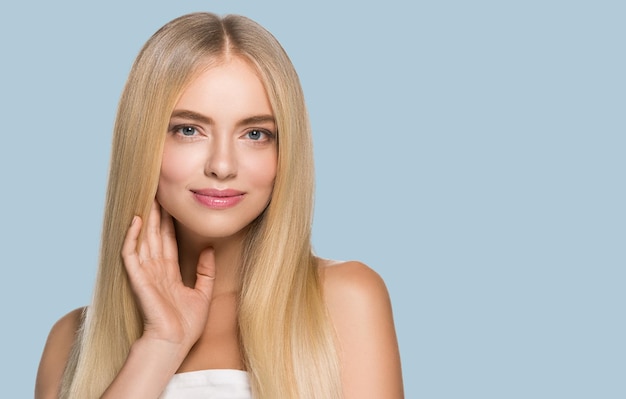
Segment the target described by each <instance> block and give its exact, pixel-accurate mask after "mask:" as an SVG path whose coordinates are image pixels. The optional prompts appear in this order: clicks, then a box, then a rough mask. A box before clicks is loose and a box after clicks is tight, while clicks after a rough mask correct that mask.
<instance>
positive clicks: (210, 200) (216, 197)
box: [191, 188, 245, 209]
mask: <svg viewBox="0 0 626 399" xmlns="http://www.w3.org/2000/svg"><path fill="white" fill-rule="evenodd" d="M191 192H192V193H193V196H194V198H195V199H196V201H198V202H199V203H200V204H202V205H204V206H206V207H207V208H211V209H227V208H231V207H233V206H235V205H237V204H238V203H239V202H241V200H242V199H243V196H244V195H245V193H244V192H243V191H238V190H231V189H226V190H217V189H213V188H207V189H201V190H191Z"/></svg>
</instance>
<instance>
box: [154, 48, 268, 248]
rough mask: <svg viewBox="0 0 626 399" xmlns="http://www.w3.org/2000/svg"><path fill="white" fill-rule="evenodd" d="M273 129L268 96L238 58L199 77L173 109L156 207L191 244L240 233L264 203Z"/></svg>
mask: <svg viewBox="0 0 626 399" xmlns="http://www.w3.org/2000/svg"><path fill="white" fill-rule="evenodd" d="M276 134H277V129H276V123H275V121H274V117H273V112H272V108H271V106H270V103H269V100H268V97H267V93H266V92H265V88H264V87H263V84H262V83H261V81H260V79H259V78H258V76H257V75H256V73H255V71H254V69H253V68H252V67H250V66H249V65H248V64H247V63H246V62H244V61H243V60H241V59H239V58H232V59H230V60H228V61H226V62H225V63H223V64H220V65H218V66H216V67H212V68H209V69H208V70H206V71H204V72H202V73H201V74H200V75H199V76H198V77H197V78H195V80H193V81H192V82H191V84H190V85H189V86H188V87H187V88H186V89H185V90H184V91H183V93H182V95H181V97H180V100H179V101H178V103H177V104H176V106H175V107H174V111H173V112H172V116H171V119H170V125H169V128H168V132H167V138H166V139H165V148H164V152H163V162H162V165H161V175H160V179H159V187H158V191H157V200H158V201H159V203H160V204H161V206H162V207H163V208H164V209H165V210H166V211H167V212H169V213H170V214H171V215H172V216H173V217H174V219H175V220H176V221H177V230H178V231H179V233H182V234H185V235H186V236H191V237H195V238H196V239H200V240H204V239H222V238H227V237H231V236H233V235H236V234H237V233H239V232H241V231H242V230H243V229H244V228H245V227H246V226H248V225H249V224H250V222H252V221H253V220H254V219H255V218H256V217H257V216H259V214H260V213H261V212H262V211H263V210H264V209H265V207H266V206H267V204H268V203H269V200H270V197H271V195H272V189H273V186H274V179H275V177H276V164H277V153H278V149H277V140H276V139H277V137H276Z"/></svg>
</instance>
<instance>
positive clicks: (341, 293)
mask: <svg viewBox="0 0 626 399" xmlns="http://www.w3.org/2000/svg"><path fill="white" fill-rule="evenodd" d="M319 270H320V275H321V279H322V283H323V287H324V292H325V295H326V299H327V305H328V306H329V307H345V306H349V307H357V308H359V307H363V306H364V305H365V304H366V303H367V302H375V303H379V302H380V301H383V302H389V295H388V293H387V287H386V286H385V283H384V281H383V279H382V278H381V277H380V275H379V274H378V273H376V272H375V271H374V270H373V269H371V268H370V267H369V266H367V265H366V264H364V263H361V262H358V261H347V262H340V261H333V260H327V259H320V261H319ZM346 310H349V309H346Z"/></svg>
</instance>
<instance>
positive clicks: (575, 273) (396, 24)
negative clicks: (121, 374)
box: [0, 0, 626, 399]
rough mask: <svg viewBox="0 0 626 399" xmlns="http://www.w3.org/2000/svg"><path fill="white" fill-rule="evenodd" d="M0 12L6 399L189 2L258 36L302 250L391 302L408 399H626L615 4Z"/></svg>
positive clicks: (249, 5) (39, 336)
mask: <svg viewBox="0 0 626 399" xmlns="http://www.w3.org/2000/svg"><path fill="white" fill-rule="evenodd" d="M365 3H368V2H358V1H354V2H339V1H332V2H331V1H316V2H308V3H305V4H302V5H300V4H296V3H295V2H293V3H289V2H283V3H281V2H278V1H264V2H252V1H250V2H245V1H220V2H217V1H216V2H209V1H188V2H174V1H168V2H158V1H135V2H130V1H125V2H121V1H108V2H93V4H90V3H88V2H79V1H74V2H71V1H67V0H60V1H55V2H44V1H31V2H28V1H26V2H22V3H20V5H18V4H17V3H13V4H11V5H6V3H3V5H2V6H0V15H1V16H2V24H0V49H1V51H2V62H1V63H0V70H1V72H2V73H1V74H0V84H1V86H0V87H1V91H0V99H1V101H2V104H1V107H0V117H1V118H0V121H1V124H2V125H1V126H2V128H1V131H2V139H0V174H1V175H0V177H1V180H0V181H1V182H2V187H3V189H2V195H1V196H0V201H1V202H0V204H1V209H2V212H3V215H4V216H3V218H2V230H1V234H2V240H0V245H1V251H2V252H1V253H2V255H3V257H2V259H3V260H2V278H0V296H1V297H0V306H1V311H2V320H3V323H2V326H3V328H2V332H1V339H0V350H1V352H0V353H1V356H2V359H3V360H2V362H1V367H2V370H0V381H2V384H1V386H2V388H1V389H0V390H1V391H2V394H1V395H2V396H3V397H10V398H28V397H32V391H33V382H34V378H35V373H36V368H37V363H38V361H39V356H40V353H41V350H42V348H43V345H44V342H45V338H46V336H47V333H48V330H49V328H50V326H51V325H52V324H53V322H54V321H55V320H56V319H58V318H59V317H60V316H61V315H62V314H64V313H65V312H67V311H69V310H70V309H73V308H75V307H78V306H82V305H84V304H86V303H87V302H88V301H89V297H90V293H91V289H92V284H93V279H94V275H95V267H96V259H97V252H98V239H99V238H98V237H99V230H100V225H101V216H102V207H103V196H104V188H105V180H106V172H107V164H108V156H109V143H110V132H111V127H112V123H113V118H114V114H115V108H116V104H117V100H118V96H119V94H120V91H121V89H122V85H123V83H124V81H125V78H126V75H127V73H128V70H129V68H130V65H131V62H132V60H133V59H134V57H135V55H136V53H137V51H138V50H139V48H140V46H141V45H142V44H143V42H144V41H145V40H146V39H147V38H148V37H149V35H150V34H152V33H153V32H154V31H155V30H156V29H157V28H158V27H160V26H161V25H162V24H163V23H165V22H166V21H168V20H170V19H172V18H174V17H176V16H178V15H181V14H183V13H186V12H190V11H199V10H209V11H215V12H218V13H231V12H232V13H240V14H244V15H247V16H250V17H252V18H253V19H256V20H257V21H259V22H260V23H261V24H263V25H264V26H266V27H267V28H268V29H269V30H270V31H272V32H273V33H274V34H275V35H276V36H277V37H278V39H279V40H280V41H281V42H282V43H283V45H284V47H285V48H286V49H287V51H288V53H289V54H290V55H291V57H292V59H293V62H294V64H295V65H296V68H297V70H298V71H299V74H300V76H301V79H302V83H303V86H304V90H305V94H306V97H307V100H308V105H309V109H310V114H311V119H312V125H313V128H314V134H315V145H316V160H317V208H316V216H315V230H314V243H315V248H316V251H317V252H318V253H319V254H320V255H322V256H325V257H330V258H337V259H348V258H354V259H360V260H362V261H364V262H366V263H368V264H369V265H371V266H372V267H373V268H374V269H376V270H377V271H378V272H379V273H380V274H381V275H382V276H383V278H384V279H385V280H386V282H387V284H388V288H389V291H390V293H391V297H392V300H393V303H394V310H395V317H396V322H397V329H398V335H399V341H400V346H401V352H402V361H403V367H404V379H405V388H406V396H407V398H428V399H431V398H432V399H434V398H481V399H487V398H494V399H495V398H624V397H626V384H625V383H624V376H625V375H626V361H625V360H624V359H626V345H625V343H624V342H625V340H624V337H626V323H625V322H624V304H625V299H626V294H625V290H624V285H625V282H626V281H625V280H626V273H625V271H624V268H625V266H626V255H625V251H624V242H625V239H626V230H625V228H626V227H625V226H626V214H625V211H624V205H625V204H626V191H625V189H624V172H625V171H626V168H625V167H626V162H625V160H624V151H625V149H626V140H625V138H624V135H625V134H626V124H625V119H624V110H625V106H626V97H625V96H626V95H625V93H626V81H625V75H624V71H626V65H625V64H626V59H625V52H624V41H625V39H626V36H625V34H626V29H625V24H624V19H625V17H626V14H625V11H626V9H625V7H624V6H623V5H622V4H624V3H623V2H619V1H613V2H611V1H602V0H600V1H553V0H545V1H438V2H435V1H433V2H409V1H399V0H389V1H385V2H372V3H371V4H370V5H367V4H365Z"/></svg>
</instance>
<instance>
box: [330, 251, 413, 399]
mask: <svg viewBox="0 0 626 399" xmlns="http://www.w3.org/2000/svg"><path fill="white" fill-rule="evenodd" d="M325 269H326V270H325V273H324V274H325V276H324V290H325V296H326V300H327V303H328V308H329V312H330V316H331V319H332V321H333V324H334V327H335V330H336V332H337V338H338V343H339V353H340V361H341V369H342V385H343V392H344V396H345V398H346V399H355V398H359V399H368V398H371V399H380V398H385V399H402V398H404V393H403V385H402V371H401V367H400V354H399V350H398V342H397V338H396V332H395V327H394V323H393V315H392V310H391V302H390V300H389V294H388V293H387V288H386V287H385V284H384V282H383V280H382V279H381V278H380V276H379V275H378V274H376V272H374V271H373V270H372V269H370V268H369V267H367V266H365V265H364V264H362V263H358V262H345V263H340V264H335V265H332V266H328V267H326V268H325Z"/></svg>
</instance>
